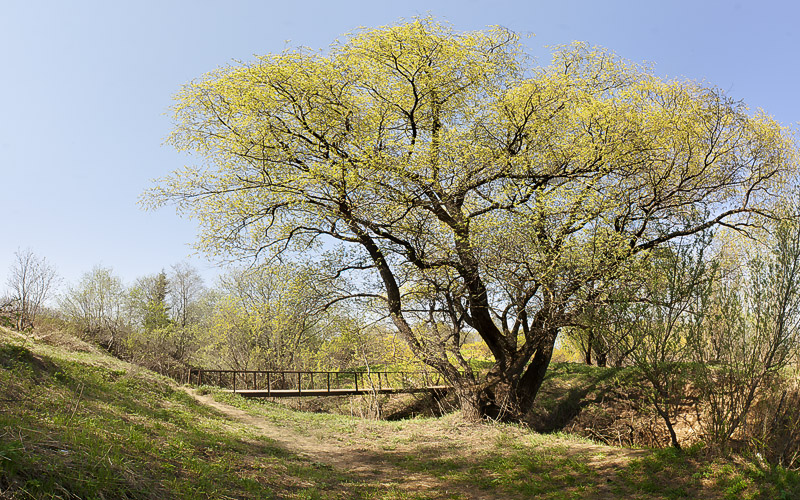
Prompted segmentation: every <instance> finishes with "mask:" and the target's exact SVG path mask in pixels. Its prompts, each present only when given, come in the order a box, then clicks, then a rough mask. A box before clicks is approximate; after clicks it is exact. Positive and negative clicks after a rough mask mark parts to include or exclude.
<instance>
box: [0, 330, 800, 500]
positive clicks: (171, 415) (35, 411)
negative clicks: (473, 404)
mask: <svg viewBox="0 0 800 500" xmlns="http://www.w3.org/2000/svg"><path fill="white" fill-rule="evenodd" d="M555 368H556V369H555V370H554V372H553V375H551V376H553V377H557V378H558V377H560V378H559V379H558V382H559V384H567V383H572V384H574V387H584V388H585V387H590V386H593V385H594V386H596V387H601V386H605V385H611V386H613V385H615V384H624V383H626V382H625V377H626V375H625V373H624V372H622V373H620V372H619V371H614V370H608V371H607V373H606V371H604V372H602V373H599V376H600V379H602V380H601V382H597V381H596V377H597V376H598V373H597V372H594V373H592V372H591V369H588V370H587V369H585V368H582V367H578V366H566V365H563V366H562V365H558V366H556V367H555ZM592 377H595V378H592ZM615 377H616V379H615ZM598 384H599V385H598ZM581 390H582V389H581ZM205 392H208V393H210V394H211V395H212V396H213V397H214V398H215V399H217V400H219V401H223V402H226V403H229V404H231V405H234V406H237V407H239V408H241V409H244V410H245V411H247V412H249V413H250V414H252V415H257V416H259V417H260V418H261V419H263V421H264V422H267V423H269V424H270V425H271V426H273V427H275V428H278V429H281V430H282V432H285V434H286V436H294V437H296V438H297V439H301V438H302V439H305V440H308V441H309V442H311V441H315V440H316V441H318V442H320V443H328V444H329V445H330V444H333V445H335V446H336V447H338V449H340V450H342V452H343V453H347V452H353V453H355V454H357V455H358V456H360V457H362V459H363V457H368V458H369V459H370V460H375V463H381V464H384V465H385V466H386V467H390V468H391V469H392V470H394V471H395V472H396V474H395V477H390V478H380V477H370V476H364V475H363V474H362V475H358V474H355V473H353V472H349V471H348V470H338V469H336V468H333V467H331V466H330V464H326V463H325V462H324V460H317V459H316V458H315V457H314V456H309V455H308V454H300V453H298V452H295V451H290V450H287V449H286V448H284V447H282V446H279V445H278V444H277V443H276V442H274V441H272V440H270V439H268V438H265V437H263V436H262V435H260V434H258V433H257V432H256V430H255V429H253V428H251V427H248V426H246V425H243V424H238V423H236V422H233V421H231V420H229V419H226V418H224V417H223V416H222V415H221V414H218V413H217V412H215V411H214V410H211V409H209V408H207V407H204V406H202V405H200V404H198V403H196V402H195V401H194V400H193V399H192V398H191V397H190V396H189V395H187V394H186V393H185V392H183V391H182V390H180V389H178V388H176V387H174V384H173V383H171V382H170V381H168V380H166V379H164V378H162V377H159V376H157V375H155V374H153V373H151V372H149V371H146V370H143V369H140V368H136V367H133V366H131V365H128V364H126V363H123V362H121V361H119V360H116V359H114V358H111V357H109V356H105V355H103V354H101V353H98V352H96V351H94V352H93V351H91V350H86V352H79V351H70V350H65V349H61V348H58V347H53V346H48V345H44V344H40V343H34V342H31V341H30V340H23V339H22V338H21V337H18V336H15V335H13V334H10V333H8V332H7V331H4V330H2V329H0V498H10V499H23V498H24V499H30V498H34V499H39V498H41V499H56V498H63V499H72V498H81V499H112V498H113V499H126V498H127V499H164V498H165V499H170V498H176V499H180V498H185V499H195V498H208V499H212V498H213V499H217V498H220V499H224V498H259V499H260V498H264V499H270V498H276V499H277V498H281V499H284V498H285V499H351V498H352V499H373V498H374V499H383V500H401V499H413V500H425V499H464V498H469V496H470V493H471V492H482V493H483V494H484V496H486V497H487V498H520V499H522V498H537V499H540V498H541V499H571V498H573V499H613V498H620V499H622V498H624V499H660V498H669V499H673V498H720V499H727V498H731V499H733V498H737V499H738V498H745V499H795V498H800V476H798V474H797V472H794V471H787V470H785V469H781V468H768V467H759V466H756V465H754V464H752V463H747V462H744V461H742V460H738V461H734V460H720V459H716V460H709V459H706V458H704V453H703V450H702V448H700V447H695V448H692V449H689V450H687V451H686V452H683V453H681V452H677V451H675V450H671V449H666V450H655V451H648V450H626V449H619V448H612V447H607V446H602V445H599V444H597V443H593V442H591V441H589V440H587V439H585V438H580V437H576V436H571V435H567V434H555V433H553V434H538V433H535V432H532V431H530V430H528V429H526V428H523V427H520V426H515V425H507V424H469V423H465V422H463V421H462V420H461V419H460V417H459V416H458V415H457V414H453V415H447V416H445V417H441V418H417V419H411V420H403V421H395V422H386V421H374V420H363V419H357V418H352V417H349V416H343V415H332V414H324V413H303V412H297V411H293V410H290V409H288V408H286V407H284V406H281V405H278V404H274V403H264V402H260V401H256V400H246V399H244V398H241V397H240V396H237V395H231V394H227V393H223V392H221V391H219V390H216V389H213V388H207V389H206V391H205ZM567 392H568V391H567ZM552 398H553V399H552V402H553V404H555V405H558V404H563V403H564V401H569V394H567V395H566V396H564V397H563V398H561V399H559V398H558V397H556V395H553V396H552ZM354 456H355V455H354ZM414 474H418V475H419V474H422V475H425V476H426V477H431V478H432V479H431V480H432V481H434V482H435V483H436V484H437V486H436V488H420V489H418V490H411V491H409V490H408V488H404V487H403V486H404V485H403V478H405V477H411V476H412V475H414Z"/></svg>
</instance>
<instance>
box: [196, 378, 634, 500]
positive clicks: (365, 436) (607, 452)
mask: <svg viewBox="0 0 800 500" xmlns="http://www.w3.org/2000/svg"><path fill="white" fill-rule="evenodd" d="M184 390H185V391H186V392H187V393H189V394H190V395H191V396H192V397H193V398H195V399H196V400H197V401H198V402H200V403H202V404H204V405H207V406H209V407H212V408H214V409H216V410H217V411H219V412H220V413H222V414H224V415H226V416H227V417H228V418H230V419H231V420H233V421H236V422H239V423H243V424H246V425H248V426H250V427H251V428H252V429H254V430H255V431H256V432H257V433H258V434H259V435H262V436H265V437H268V438H270V439H272V440H274V441H276V442H277V443H278V444H279V445H280V446H282V447H284V448H285V449H287V450H288V451H290V452H293V453H295V454H298V455H300V456H304V457H308V458H309V459H311V460H313V461H314V462H317V463H322V464H326V465H328V466H330V467H332V468H334V469H336V470H338V471H340V472H343V473H346V474H350V475H353V476H355V478H357V479H359V480H362V481H366V482H368V483H371V484H382V485H386V486H388V487H393V488H396V489H398V490H401V491H405V492H409V493H413V492H425V493H427V494H431V493H434V492H435V494H436V495H441V498H463V499H475V500H492V499H497V500H502V499H516V498H520V497H518V496H514V495H509V494H505V495H503V494H502V493H501V492H499V491H496V490H493V491H480V490H479V489H477V488H469V489H467V488H465V487H464V486H463V485H456V484H452V483H449V482H447V481H444V480H442V479H440V478H437V477H435V476H433V475H430V474H426V473H419V472H410V471H408V470H405V469H402V468H400V467H397V466H395V465H394V464H393V463H392V459H393V458H395V459H396V457H397V456H402V455H408V456H418V457H420V458H421V459H424V458H425V457H426V456H429V457H434V456H435V457H437V458H442V457H452V458H455V459H462V460H463V459H467V458H468V457H469V456H470V453H473V454H478V453H481V452H483V451H486V450H488V449H490V448H492V447H494V446H496V442H497V439H498V438H499V437H500V435H501V434H503V435H504V437H509V434H510V437H511V438H512V439H514V438H516V437H519V436H514V434H515V432H514V430H513V429H509V428H503V429H502V430H501V429H498V428H493V427H492V426H485V425H480V424H470V423H465V422H459V421H457V420H449V421H446V422H444V423H443V424H442V425H439V426H431V425H422V424H420V425H415V424H414V423H413V422H410V423H409V425H407V426H404V428H403V429H402V430H400V431H397V432H392V436H391V439H390V443H387V440H386V439H380V438H377V437H376V438H375V439H372V440H370V439H369V436H370V435H375V434H376V433H377V432H379V429H378V428H377V427H378V426H377V425H376V424H375V423H374V422H370V421H364V422H363V423H362V424H359V425H361V426H362V428H360V429H358V432H356V433H354V436H351V437H348V438H347V439H344V440H343V439H342V438H341V436H331V435H325V433H324V432H322V433H321V432H315V430H314V429H305V430H304V431H302V432H301V431H300V430H298V429H297V428H293V426H291V425H286V426H278V425H276V424H275V422H272V421H270V420H267V419H265V418H262V417H258V416H254V415H251V414H249V413H247V412H245V411H243V410H241V409H238V408H235V407H233V406H231V405H228V404H225V403H222V402H219V401H216V400H215V399H214V398H213V397H212V396H210V395H203V394H200V393H198V392H197V391H195V390H193V389H190V388H184ZM373 425H375V426H376V428H374V429H373V428H372V426H373ZM517 432H518V433H519V434H520V436H522V434H523V433H525V431H524V430H522V429H519V430H518V431H517ZM547 439H548V441H549V442H548V445H549V446H559V447H561V449H562V451H561V453H564V451H563V447H566V448H567V451H566V454H567V455H569V456H575V457H578V456H580V457H581V459H582V460H584V461H585V463H586V464H587V465H588V466H590V467H591V468H592V469H594V470H596V471H597V472H598V473H599V474H600V475H601V476H606V477H608V478H609V479H611V478H613V477H614V476H615V475H616V473H617V471H618V470H619V468H621V467H624V466H625V465H626V464H627V463H628V462H629V461H630V460H631V459H634V458H639V457H641V456H643V455H644V453H645V452H644V451H642V450H632V449H625V448H615V447H610V446H603V445H598V444H593V443H589V442H586V443H584V442H573V441H569V442H566V441H565V442H564V443H561V442H560V439H559V438H549V437H548V438H547ZM343 441H344V442H343ZM465 457H466V458H465Z"/></svg>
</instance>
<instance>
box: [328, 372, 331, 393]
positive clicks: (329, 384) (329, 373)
mask: <svg viewBox="0 0 800 500" xmlns="http://www.w3.org/2000/svg"><path fill="white" fill-rule="evenodd" d="M327 375H328V392H331V372H327Z"/></svg>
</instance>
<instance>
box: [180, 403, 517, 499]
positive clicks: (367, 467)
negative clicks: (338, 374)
mask: <svg viewBox="0 0 800 500" xmlns="http://www.w3.org/2000/svg"><path fill="white" fill-rule="evenodd" d="M184 390H185V391H186V392H187V393H188V394H189V395H190V396H192V397H193V398H194V399H196V400H197V401H198V402H200V403H202V404H204V405H206V406H209V407H212V408H214V409H216V410H217V411H219V412H220V413H222V414H224V415H225V416H227V417H228V418H230V419H231V420H234V421H237V422H240V423H243V424H247V425H249V426H251V427H252V428H254V429H256V430H257V431H258V433H259V434H261V435H262V436H265V437H268V438H270V439H273V440H275V441H276V442H277V443H278V444H280V445H281V446H283V447H284V448H286V449H287V450H289V451H291V452H294V453H296V454H298V455H301V456H305V457H308V458H310V459H312V460H314V461H316V462H320V463H324V464H328V465H330V466H331V467H333V468H335V469H337V470H339V471H340V472H344V473H347V474H351V475H354V476H356V477H357V478H358V479H360V480H363V481H366V482H368V483H372V484H383V485H389V486H393V487H395V488H397V489H400V490H403V491H408V492H431V493H434V492H435V494H436V495H437V496H441V498H452V496H453V495H457V496H460V497H462V498H465V499H472V500H503V499H505V498H509V499H510V498H513V497H507V496H498V494H497V493H496V492H493V493H491V494H489V493H484V492H480V491H475V490H469V491H467V490H465V489H464V488H462V487H459V486H454V485H452V484H449V483H446V482H444V481H441V480H440V479H438V478H436V477H434V476H431V475H429V474H424V473H415V472H409V471H407V470H401V469H398V468H397V467H395V466H393V465H392V464H390V463H388V462H387V461H386V460H385V458H383V457H381V454H380V453H376V452H375V451H363V450H358V449H352V448H349V447H346V446H339V445H337V444H334V443H331V442H325V441H321V440H319V439H316V438H313V437H309V436H303V435H300V434H297V433H296V432H293V431H292V430H291V429H287V428H276V427H275V426H274V425H272V424H271V423H270V422H269V421H267V420H266V419H263V418H259V417H256V416H253V415H250V414H249V413H247V412H245V411H243V410H240V409H238V408H235V407H233V406H231V405H228V404H225V403H220V402H219V401H216V400H214V398H212V397H211V396H209V395H201V394H199V393H198V392H197V391H195V390H193V389H189V388H184Z"/></svg>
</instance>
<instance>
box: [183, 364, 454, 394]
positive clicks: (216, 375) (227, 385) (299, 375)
mask: <svg viewBox="0 0 800 500" xmlns="http://www.w3.org/2000/svg"><path fill="white" fill-rule="evenodd" d="M188 382H189V383H191V384H196V385H198V386H199V385H213V386H217V387H220V388H222V389H225V390H228V391H230V392H235V393H236V394H241V395H242V396H246V397H250V398H281V397H294V398H296V397H310V396H351V395H358V394H404V393H405V394H408V393H416V392H441V391H446V390H448V389H451V386H450V385H448V384H447V383H446V381H445V380H444V379H443V378H442V376H441V375H440V374H439V373H435V372H427V371H400V372H398V371H391V372H390V371H369V372H366V371H347V372H323V371H275V370H203V369H193V370H191V371H190V372H189V376H188Z"/></svg>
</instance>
